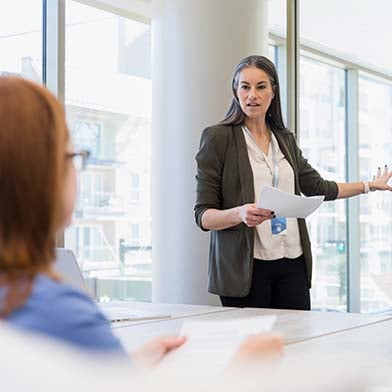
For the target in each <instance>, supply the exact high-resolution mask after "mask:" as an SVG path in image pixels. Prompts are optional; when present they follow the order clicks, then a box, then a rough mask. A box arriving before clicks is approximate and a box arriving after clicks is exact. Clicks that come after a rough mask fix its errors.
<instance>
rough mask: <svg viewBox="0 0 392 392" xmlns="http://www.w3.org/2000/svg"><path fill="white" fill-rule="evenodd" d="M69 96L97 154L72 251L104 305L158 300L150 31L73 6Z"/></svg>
mask: <svg viewBox="0 0 392 392" xmlns="http://www.w3.org/2000/svg"><path fill="white" fill-rule="evenodd" d="M98 43H99V44H98ZM65 93H66V110H67V118H68V123H69V126H70V129H71V130H72V136H73V142H74V144H75V148H76V149H80V148H87V149H88V150H90V152H91V159H90V161H89V165H88V166H87V169H86V170H85V171H84V172H82V173H80V174H79V197H78V202H77V207H76V211H75V216H74V223H73V226H72V227H71V228H70V229H68V230H67V232H66V238H65V240H66V246H67V247H69V248H72V249H73V250H74V251H75V254H76V256H77V258H78V261H79V263H80V265H81V267H82V270H83V273H84V275H85V278H86V280H87V282H88V284H89V285H90V287H91V289H92V292H93V294H94V295H95V296H96V297H97V298H102V297H104V298H110V299H130V300H131V299H132V300H133V299H134V300H142V301H148V300H151V209H150V199H151V197H150V137H151V135H150V119H151V78H150V26H149V25H147V24H144V23H140V22H137V21H134V20H129V19H126V18H122V17H119V16H117V15H114V14H111V13H108V12H104V11H101V10H98V9H95V8H93V7H89V6H85V5H82V4H79V3H77V2H73V1H67V3H66V79H65Z"/></svg>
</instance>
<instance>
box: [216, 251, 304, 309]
mask: <svg viewBox="0 0 392 392" xmlns="http://www.w3.org/2000/svg"><path fill="white" fill-rule="evenodd" d="M220 299H221V302H222V305H223V306H231V307H236V308H245V307H247V308H274V309H298V310H310V294H309V287H308V282H307V278H306V268H305V260H304V257H303V256H300V257H298V258H296V259H286V258H284V259H280V260H257V259H254V263H253V275H252V285H251V288H250V292H249V294H248V295H247V296H246V297H224V296H221V297H220Z"/></svg>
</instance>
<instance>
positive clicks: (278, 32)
mask: <svg viewBox="0 0 392 392" xmlns="http://www.w3.org/2000/svg"><path fill="white" fill-rule="evenodd" d="M286 18H287V0H269V1H268V32H269V38H270V45H269V46H268V57H269V59H270V60H271V61H273V63H274V64H275V67H276V70H277V72H278V76H279V82H280V97H281V105H282V114H283V120H284V121H286V122H287V82H286V81H287V72H286V70H287V66H286V43H285V40H286V34H287V28H286V26H287V21H286Z"/></svg>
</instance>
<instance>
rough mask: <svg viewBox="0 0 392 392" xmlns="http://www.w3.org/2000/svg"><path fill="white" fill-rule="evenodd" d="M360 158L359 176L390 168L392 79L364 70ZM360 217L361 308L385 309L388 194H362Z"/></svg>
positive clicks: (390, 288) (391, 260) (391, 208)
mask: <svg viewBox="0 0 392 392" xmlns="http://www.w3.org/2000/svg"><path fill="white" fill-rule="evenodd" d="M359 159H360V173H361V178H368V179H370V178H372V176H373V175H374V174H375V173H376V169H377V167H378V166H383V165H384V164H387V165H388V166H389V168H390V169H391V168H392V83H391V82H387V81H386V80H382V79H377V78H375V77H374V76H373V77H372V76H371V75H369V74H364V73H362V74H361V75H360V77H359ZM359 218H360V234H361V242H360V252H361V310H362V311H363V312H377V311H384V310H387V309H390V308H391V300H390V299H389V298H390V297H391V294H392V197H391V195H390V194H389V193H381V192H377V193H370V194H368V195H367V197H363V198H361V199H360V217H359ZM387 294H389V298H388V295H387Z"/></svg>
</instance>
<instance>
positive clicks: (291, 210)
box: [257, 185, 324, 218]
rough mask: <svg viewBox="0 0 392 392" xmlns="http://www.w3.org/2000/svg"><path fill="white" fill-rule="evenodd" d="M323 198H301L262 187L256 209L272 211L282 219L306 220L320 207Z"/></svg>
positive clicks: (275, 189) (268, 187)
mask: <svg viewBox="0 0 392 392" xmlns="http://www.w3.org/2000/svg"><path fill="white" fill-rule="evenodd" d="M323 201H324V196H312V197H303V196H297V195H294V194H292V193H288V192H284V191H281V190H279V189H277V188H272V187H270V186H267V185H265V186H263V188H262V189H261V192H260V197H259V202H258V204H257V207H259V208H265V209H267V210H271V211H274V212H275V214H276V216H277V217H278V218H279V217H282V218H306V217H307V216H309V215H310V214H311V213H312V212H314V211H315V210H317V208H319V207H320V205H321V203H322V202H323Z"/></svg>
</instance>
